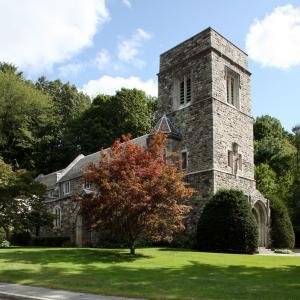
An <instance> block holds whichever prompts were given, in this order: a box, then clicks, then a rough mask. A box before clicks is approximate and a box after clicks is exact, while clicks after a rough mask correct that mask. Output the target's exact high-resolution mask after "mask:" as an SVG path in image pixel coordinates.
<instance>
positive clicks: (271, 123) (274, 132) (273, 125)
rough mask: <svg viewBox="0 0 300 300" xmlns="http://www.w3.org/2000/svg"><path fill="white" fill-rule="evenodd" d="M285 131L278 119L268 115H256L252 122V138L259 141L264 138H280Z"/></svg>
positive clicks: (284, 134)
mask: <svg viewBox="0 0 300 300" xmlns="http://www.w3.org/2000/svg"><path fill="white" fill-rule="evenodd" d="M286 135H287V134H286V132H285V130H284V128H283V126H282V125H281V123H280V121H279V120H278V119H276V118H274V117H271V116H269V115H264V116H261V117H257V118H256V119H255V123H254V139H255V140H256V141H260V140H263V139H266V138H272V139H279V140H280V139H282V138H283V137H284V136H286Z"/></svg>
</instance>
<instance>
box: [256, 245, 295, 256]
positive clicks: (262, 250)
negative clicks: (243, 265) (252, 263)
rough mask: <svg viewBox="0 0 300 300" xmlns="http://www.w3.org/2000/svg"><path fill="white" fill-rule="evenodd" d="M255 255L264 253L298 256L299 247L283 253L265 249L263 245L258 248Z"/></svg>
mask: <svg viewBox="0 0 300 300" xmlns="http://www.w3.org/2000/svg"><path fill="white" fill-rule="evenodd" d="M257 255H266V256H268V255H269V256H300V249H294V251H293V253H290V254H283V253H275V252H274V251H273V250H271V249H266V248H264V247H259V248H258V254H257Z"/></svg>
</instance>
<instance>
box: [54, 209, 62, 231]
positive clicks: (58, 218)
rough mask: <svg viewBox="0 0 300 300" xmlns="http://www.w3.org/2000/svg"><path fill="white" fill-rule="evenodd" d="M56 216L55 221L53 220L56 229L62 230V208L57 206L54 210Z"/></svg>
mask: <svg viewBox="0 0 300 300" xmlns="http://www.w3.org/2000/svg"><path fill="white" fill-rule="evenodd" d="M53 214H54V220H53V225H54V228H60V227H61V208H60V207H59V206H58V205H56V206H55V207H54V210H53Z"/></svg>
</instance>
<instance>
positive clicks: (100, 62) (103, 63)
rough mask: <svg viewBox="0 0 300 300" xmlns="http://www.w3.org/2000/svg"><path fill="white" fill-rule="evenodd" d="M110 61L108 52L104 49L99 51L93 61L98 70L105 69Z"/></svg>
mask: <svg viewBox="0 0 300 300" xmlns="http://www.w3.org/2000/svg"><path fill="white" fill-rule="evenodd" d="M110 61H111V57H110V54H109V52H108V51H107V50H106V49H102V50H100V51H99V52H98V53H97V55H96V59H95V64H96V66H97V68H98V69H99V70H103V69H105V67H107V66H108V64H109V63H110Z"/></svg>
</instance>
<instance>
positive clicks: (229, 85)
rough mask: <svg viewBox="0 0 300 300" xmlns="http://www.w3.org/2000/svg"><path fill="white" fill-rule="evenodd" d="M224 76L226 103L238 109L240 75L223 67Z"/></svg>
mask: <svg viewBox="0 0 300 300" xmlns="http://www.w3.org/2000/svg"><path fill="white" fill-rule="evenodd" d="M225 74H226V76H225V78H226V97H227V103H229V104H230V105H233V106H235V107H236V108H240V101H239V90H240V75H239V74H238V73H236V72H234V71H232V70H231V69H229V68H227V67H225Z"/></svg>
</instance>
